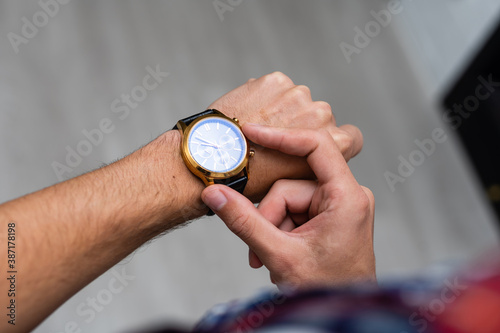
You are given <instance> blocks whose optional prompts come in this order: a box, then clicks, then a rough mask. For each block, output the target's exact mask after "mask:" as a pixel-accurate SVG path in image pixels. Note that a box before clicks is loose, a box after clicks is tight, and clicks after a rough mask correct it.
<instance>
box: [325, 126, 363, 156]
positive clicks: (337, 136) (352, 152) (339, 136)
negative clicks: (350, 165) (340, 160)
mask: <svg viewBox="0 0 500 333" xmlns="http://www.w3.org/2000/svg"><path fill="white" fill-rule="evenodd" d="M331 134H332V137H333V141H335V143H336V144H337V146H338V147H339V149H340V151H341V152H342V155H344V158H345V160H346V161H349V160H350V159H351V158H353V157H354V156H356V155H358V154H359V153H360V152H361V149H362V148H363V134H362V133H361V131H360V130H359V128H357V127H356V126H354V125H350V124H347V125H342V126H340V127H336V128H335V129H334V130H333V131H332V132H331Z"/></svg>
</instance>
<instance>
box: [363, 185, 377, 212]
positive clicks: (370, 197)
mask: <svg viewBox="0 0 500 333" xmlns="http://www.w3.org/2000/svg"><path fill="white" fill-rule="evenodd" d="M361 189H362V190H363V192H365V194H366V196H367V197H368V201H370V212H371V213H372V214H374V212H375V196H374V195H373V192H372V191H371V190H370V189H369V188H368V187H364V186H361Z"/></svg>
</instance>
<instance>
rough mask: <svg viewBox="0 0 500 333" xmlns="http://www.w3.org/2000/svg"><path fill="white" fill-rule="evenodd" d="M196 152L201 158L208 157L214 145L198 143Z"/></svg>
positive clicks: (212, 151) (212, 152)
mask: <svg viewBox="0 0 500 333" xmlns="http://www.w3.org/2000/svg"><path fill="white" fill-rule="evenodd" d="M196 153H197V155H198V156H200V157H201V158H210V157H212V155H213V154H214V147H210V146H202V145H198V149H197V150H196Z"/></svg>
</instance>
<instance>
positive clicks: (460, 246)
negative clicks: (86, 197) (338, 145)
mask: <svg viewBox="0 0 500 333" xmlns="http://www.w3.org/2000/svg"><path fill="white" fill-rule="evenodd" d="M47 1H48V0H47ZM220 1H221V2H223V3H225V4H228V2H227V0H220ZM231 3H232V5H229V6H230V8H231V9H230V10H229V9H228V10H227V11H225V12H224V13H222V14H220V15H219V14H218V13H217V11H216V9H215V7H214V3H213V2H212V1H182V0H177V1H164V2H160V1H148V2H145V1H141V2H139V1H136V2H133V1H72V2H70V3H68V4H65V5H60V6H59V9H58V11H57V13H55V14H54V15H52V16H53V17H49V19H48V22H46V25H45V24H44V26H43V27H41V28H39V29H38V32H37V33H36V34H34V35H33V36H32V37H30V38H28V39H27V41H26V43H22V44H19V45H18V50H17V51H18V52H17V53H16V47H13V45H12V42H11V41H10V40H9V33H15V34H18V35H21V33H22V31H21V30H22V26H23V24H24V21H23V17H25V18H27V19H28V20H29V21H31V22H33V16H34V15H35V16H36V15H37V13H38V12H40V11H41V10H42V8H41V6H40V4H39V3H38V2H36V1H2V2H0V38H1V40H0V154H1V157H0V201H2V202H3V201H6V200H9V199H12V198H15V197H18V196H21V195H23V194H26V193H28V192H31V191H35V190H37V189H40V188H42V187H45V186H49V185H51V184H54V183H56V182H58V178H57V177H56V174H55V173H54V170H53V168H52V163H53V162H54V161H59V162H62V161H64V158H65V155H66V146H70V147H73V148H74V147H75V146H76V145H77V144H78V142H79V141H80V140H82V139H84V136H83V134H82V130H91V129H93V128H96V127H97V126H98V124H99V122H100V120H101V119H103V118H109V119H111V120H112V121H113V124H114V125H115V126H116V127H115V130H114V131H113V132H112V133H110V134H107V135H106V136H105V138H104V140H103V142H102V143H101V144H100V145H98V146H96V147H93V150H92V152H91V154H89V156H87V157H85V158H84V159H83V160H82V162H81V163H80V164H79V165H78V167H76V168H75V169H74V170H73V171H72V172H70V173H67V174H65V175H64V178H70V177H74V176H76V175H78V174H81V173H84V172H86V171H89V170H92V169H94V168H97V167H99V166H101V165H102V164H103V163H108V162H111V161H113V160H115V159H118V158H121V157H123V156H124V155H126V154H127V153H129V152H131V151H133V150H135V149H137V148H138V147H140V146H141V145H143V144H145V143H147V142H149V141H150V140H151V139H153V138H155V137H156V136H158V135H159V134H160V133H162V132H163V131H165V130H167V129H169V128H171V127H172V126H173V124H174V123H175V122H176V120H177V119H179V118H181V117H184V116H187V115H190V114H193V113H196V112H199V111H201V110H203V109H204V108H205V107H206V106H207V105H209V104H210V103H211V102H212V101H213V100H215V99H216V98H218V97H219V96H220V95H222V94H223V93H225V92H227V91H229V90H231V89H232V88H234V87H236V86H238V85H240V84H242V83H244V82H245V81H246V80H247V79H248V78H250V77H259V76H261V75H264V74H266V73H269V72H272V71H276V70H279V71H283V72H284V73H286V74H287V75H289V76H290V77H291V78H292V79H293V80H294V82H296V83H298V84H305V85H308V86H309V87H310V88H311V90H312V94H313V98H314V99H317V100H325V101H327V102H329V103H330V104H331V105H332V107H333V110H334V113H335V116H336V118H337V120H338V122H339V123H341V124H343V123H353V124H355V125H357V126H358V127H360V128H361V130H362V131H363V133H364V136H365V147H364V150H363V152H362V153H361V155H360V156H359V157H357V158H355V159H354V160H353V161H352V162H350V166H351V168H352V169H353V172H354V174H355V176H356V177H357V178H358V180H359V182H360V183H361V184H363V185H366V186H368V187H370V188H371V189H372V190H373V191H374V193H375V197H376V201H377V210H376V231H375V238H376V239H375V246H376V254H377V269H378V274H379V276H380V277H381V278H384V277H387V276H394V275H407V274H415V273H418V272H420V271H421V270H422V269H423V268H425V267H427V266H429V265H430V264H432V263H436V262H442V261H448V260H463V259H467V258H473V257H475V256H477V255H478V254H480V253H481V251H482V250H484V249H486V248H488V247H489V246H491V245H492V244H495V243H496V242H497V236H496V228H495V227H494V224H495V221H494V218H493V215H492V213H491V211H490V209H489V207H488V206H487V205H486V204H485V203H484V197H483V195H484V194H483V193H482V191H481V189H480V187H479V185H478V183H477V179H476V177H475V175H474V174H473V172H472V171H471V168H470V165H469V163H468V161H467V160H466V158H465V157H464V155H463V153H462V151H461V149H460V146H459V145H458V144H457V142H456V140H455V134H454V133H453V132H452V131H451V129H449V128H447V127H446V124H443V123H442V122H441V117H440V116H439V111H438V110H439V98H440V97H441V95H442V94H443V92H444V91H446V88H447V87H448V86H449V84H450V83H451V82H452V81H453V79H454V78H455V77H456V75H457V74H458V73H459V71H460V70H461V68H462V67H463V66H464V64H466V62H467V60H468V59H469V58H470V57H471V55H473V53H474V51H475V50H476V48H477V46H478V45H480V44H481V41H482V40H483V39H484V37H486V35H487V32H488V31H489V30H490V29H491V27H492V25H493V24H494V23H495V22H496V20H497V18H498V13H499V10H500V3H499V2H498V1H496V0H480V1H474V2H473V1H456V0H439V1H436V0H426V1H424V0H422V1H407V0H406V1H403V4H402V7H401V8H400V9H401V10H400V12H399V13H398V14H397V15H396V14H395V15H392V17H391V19H390V22H388V24H387V26H386V27H381V29H380V31H378V32H377V30H373V35H374V37H373V38H370V42H369V45H367V46H366V47H363V48H359V50H358V51H359V52H358V53H355V54H352V57H351V59H350V62H349V61H348V60H347V58H346V57H345V55H344V53H343V51H342V47H341V45H342V44H341V43H346V44H350V45H354V43H355V42H354V39H355V35H356V32H355V28H356V27H359V28H361V29H364V28H365V26H366V25H367V24H369V22H370V21H373V20H374V17H373V15H372V14H371V11H372V10H374V11H375V12H379V11H380V10H383V9H387V6H388V2H387V1H352V0H349V1H347V0H345V1H326V0H323V1H320V0H316V1H299V0H295V1H291V0H287V1H285V0H280V1H264V0H261V1H251V0H243V1H239V2H238V1H233V2H231ZM226 8H227V7H226ZM42 16H43V15H42ZM42 16H40V17H37V18H38V19H43V17H42ZM41 22H42V23H44V22H43V20H42V21H41ZM375 32H377V33H375ZM10 36H11V37H12V34H10ZM344 45H345V44H344ZM147 66H150V67H152V68H155V67H156V66H159V67H160V69H161V70H163V71H165V72H169V76H168V77H167V78H166V79H165V80H164V82H162V83H161V84H160V85H159V87H158V88H157V89H155V90H154V91H151V92H150V93H149V94H148V96H147V98H146V99H145V100H144V101H142V102H141V103H139V105H138V106H137V108H136V109H134V110H133V111H132V112H131V113H130V114H129V115H128V116H126V117H125V119H123V120H122V119H120V118H119V117H118V114H116V113H113V112H112V107H111V104H112V103H113V101H114V100H115V99H116V98H119V97H120V96H121V94H123V93H130V91H131V89H132V88H133V87H135V86H137V85H140V84H141V83H142V78H143V77H144V76H145V75H146V74H147V73H146V67H147ZM436 128H443V129H444V130H445V132H446V135H447V137H448V139H447V140H446V141H445V142H444V143H440V144H437V147H436V151H435V152H434V153H433V154H432V155H431V156H428V157H426V159H425V162H424V163H423V164H422V165H420V166H418V167H416V168H415V170H414V172H413V173H412V174H411V176H409V177H408V178H407V179H406V180H405V182H404V183H397V184H395V186H394V191H392V189H391V188H390V186H389V185H388V183H387V181H386V179H385V177H384V174H385V173H386V172H387V171H389V172H393V173H397V168H398V165H399V163H400V162H399V159H398V158H399V156H402V157H404V158H408V157H409V155H410V154H411V153H412V152H413V151H414V150H415V149H416V148H417V146H416V145H415V143H414V141H415V140H424V139H426V138H431V133H432V131H433V130H434V129H436ZM20 260H21V261H22V258H20ZM123 273H125V274H126V275H129V276H131V277H133V279H132V278H130V280H127V281H126V282H125V283H124V288H123V291H122V292H121V293H118V294H114V295H113V299H112V300H111V301H110V302H109V304H105V305H104V306H103V308H102V309H101V311H100V312H97V311H94V313H93V314H92V311H90V310H89V309H91V308H90V307H89V306H88V305H87V303H86V302H87V301H88V298H92V297H97V296H98V295H100V294H102V293H103V290H106V289H107V288H108V283H109V281H110V280H111V279H112V278H113V277H114V276H115V275H116V274H123ZM269 285H270V283H269V281H268V276H267V272H266V271H265V270H264V269H261V270H257V271H256V270H252V269H251V268H249V267H248V265H247V249H246V247H245V246H244V245H243V244H242V243H241V242H240V241H239V240H238V239H237V238H236V237H235V236H233V235H232V234H231V233H230V232H229V231H227V230H226V228H225V226H224V225H223V223H222V222H221V221H220V220H218V219H217V218H203V219H201V220H198V221H196V222H194V223H192V224H190V225H189V226H188V227H186V228H184V229H181V230H176V231H175V232H173V233H171V234H168V235H166V236H164V237H163V238H161V239H158V240H155V241H154V242H152V243H151V244H147V245H146V246H144V247H143V248H141V249H140V250H138V251H137V252H136V253H134V254H133V255H131V256H130V257H129V258H127V259H126V260H124V261H123V262H122V263H120V264H119V265H117V266H116V267H114V268H113V269H111V270H110V271H109V272H107V273H106V274H104V275H103V276H101V277H100V278H98V279H97V280H96V281H94V282H93V283H92V284H91V285H89V286H88V287H86V288H85V289H83V290H82V291H81V292H79V293H78V294H77V295H75V296H74V297H73V298H71V299H70V300H69V301H68V302H67V303H66V304H64V305H63V306H62V307H61V308H60V309H59V310H57V311H56V312H55V313H54V314H53V315H52V316H51V317H49V318H48V319H47V320H46V321H45V322H44V323H43V324H42V325H41V326H40V327H39V328H38V329H37V330H36V332H61V331H63V330H64V326H65V324H66V323H67V322H70V321H75V322H76V323H77V324H78V326H79V328H80V329H82V332H117V331H126V330H130V329H136V328H138V327H144V325H150V324H153V323H164V322H183V323H188V324H192V323H194V322H195V320H196V319H197V318H199V317H200V316H201V315H202V314H203V313H204V311H205V310H206V309H208V308H210V307H211V306H212V305H214V304H215V303H218V302H225V301H228V300H230V299H233V298H239V297H245V296H249V295H252V294H253V293H254V292H255V291H256V290H257V289H258V288H260V287H264V286H269ZM21 287H22V286H21ZM54 292H56V291H54ZM20 306H22V305H20ZM82 312H83V313H85V314H84V315H82Z"/></svg>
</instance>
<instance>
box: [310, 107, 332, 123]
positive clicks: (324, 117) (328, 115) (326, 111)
mask: <svg viewBox="0 0 500 333" xmlns="http://www.w3.org/2000/svg"><path fill="white" fill-rule="evenodd" d="M314 112H315V115H314V117H315V118H316V120H318V121H319V122H320V123H321V124H329V123H331V122H332V119H333V114H332V110H331V108H325V107H317V108H316V109H315V111H314Z"/></svg>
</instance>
